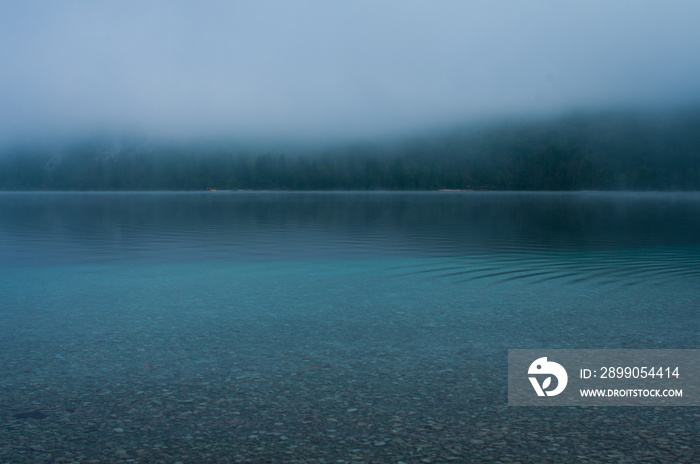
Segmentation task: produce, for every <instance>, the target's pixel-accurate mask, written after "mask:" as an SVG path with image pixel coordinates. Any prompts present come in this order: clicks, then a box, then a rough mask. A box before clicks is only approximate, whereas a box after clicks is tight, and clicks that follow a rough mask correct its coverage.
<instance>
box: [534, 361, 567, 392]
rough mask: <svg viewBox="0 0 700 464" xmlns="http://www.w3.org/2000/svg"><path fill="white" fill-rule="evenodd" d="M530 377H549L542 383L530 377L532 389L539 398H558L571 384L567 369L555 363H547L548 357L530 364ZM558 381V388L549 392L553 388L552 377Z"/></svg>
mask: <svg viewBox="0 0 700 464" xmlns="http://www.w3.org/2000/svg"><path fill="white" fill-rule="evenodd" d="M527 373H528V374H530V375H547V377H545V378H544V379H543V380H542V383H541V384H540V382H539V381H538V379H537V377H528V378H529V379H530V383H531V384H532V388H534V389H535V392H537V396H545V395H546V396H557V395H558V394H559V393H561V392H563V391H564V389H565V388H566V384H567V383H568V382H569V376H568V375H567V374H566V369H564V367H563V366H562V365H561V364H558V363H555V362H553V361H547V357H544V358H538V359H535V361H533V363H532V364H530V368H529V369H528V370H527ZM551 376H554V377H555V378H556V379H557V383H556V388H554V389H552V390H548V388H549V387H551V386H552V377H551Z"/></svg>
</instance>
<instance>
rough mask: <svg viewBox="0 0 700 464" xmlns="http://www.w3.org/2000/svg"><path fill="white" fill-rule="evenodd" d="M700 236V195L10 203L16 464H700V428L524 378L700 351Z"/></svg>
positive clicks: (110, 197)
mask: <svg viewBox="0 0 700 464" xmlns="http://www.w3.org/2000/svg"><path fill="white" fill-rule="evenodd" d="M698 231H700V195H698V194H655V193H648V194H631V193H594V192H588V193H566V194H565V193H509V192H490V193H486V192H483V193H482V192H426V193H387V192H374V193H343V192H331V193H320V192H317V193H288V192H279V193H275V192H259V193H255V192H202V193H167V192H160V193H122V194H107V193H102V194H92V193H21V194H20V193H17V194H14V193H13V194H10V193H5V194H0V302H1V304H0V422H1V424H2V425H0V462H2V463H8V464H9V463H12V464H14V463H29V462H32V463H34V462H42V463H43V462H57V463H71V462H81V463H82V462H84V463H111V462H136V463H176V462H181V463H183V464H184V463H206V462H210V463H219V462H221V463H225V462H231V463H235V462H244V463H265V462H280V463H287V462H288V463H293V462H304V463H306V462H310V463H313V462H316V463H331V462H333V463H338V462H358V463H359V462H365V463H405V464H411V463H429V462H432V463H442V462H503V463H516V462H521V463H525V462H533V463H534V462H538V463H542V462H553V463H554V462H572V463H573V462H576V463H586V462H588V463H598V462H600V463H602V462H606V463H607V462H630V463H636V462H660V463H694V462H698V461H700V438H698V437H699V436H700V407H513V406H508V379H507V370H508V366H507V363H508V350H509V349H519V348H548V349H560V348H577V349H613V348H630V349H657V348H659V349H661V348H663V349H696V348H698V347H699V346H698V342H699V341H700V335H699V334H700V311H699V308H700V285H698V282H699V279H700V233H698Z"/></svg>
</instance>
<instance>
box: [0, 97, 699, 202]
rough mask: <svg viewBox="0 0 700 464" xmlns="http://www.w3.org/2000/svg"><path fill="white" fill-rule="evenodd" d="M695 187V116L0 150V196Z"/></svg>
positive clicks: (608, 116)
mask: <svg viewBox="0 0 700 464" xmlns="http://www.w3.org/2000/svg"><path fill="white" fill-rule="evenodd" d="M207 188H216V189H279V190H329V189H334V190H341V189H342V190H371V189H389V190H431V189H500V190H579V189H628V190H700V109H694V110H684V111H676V112H667V113H653V114H652V113H632V112H629V113H602V114H580V115H569V116H565V117H559V118H554V119H549V120H538V121H530V122H510V123H500V124H492V125H488V126H483V127H481V128H476V127H473V126H472V127H468V128H461V129H453V130H450V131H443V132H442V133H434V134H432V135H430V136H421V137H418V136H416V137H413V138H406V139H403V140H402V141H394V142H391V143H389V142H383V143H379V142H378V143H374V144H372V143H363V144H354V145H352V144H339V145H337V146H335V147H330V148H325V149H323V150H321V149H309V150H308V151H306V152H299V151H298V150H295V151H285V150H283V149H282V150H280V149H278V150H256V149H255V148H251V147H250V146H249V147H247V148H241V146H234V145H233V144H221V143H220V144H213V143H208V144H196V143H188V144H179V145H175V144H165V143H146V142H135V141H129V140H120V141H117V142H115V141H114V140H107V139H92V140H82V141H78V142H74V143H72V144H67V145H63V146H60V147H52V148H51V149H48V148H46V147H43V148H39V147H37V146H32V145H31V144H25V145H22V146H14V147H12V148H8V149H6V150H5V152H4V153H3V154H2V155H0V189H2V190H201V189H207Z"/></svg>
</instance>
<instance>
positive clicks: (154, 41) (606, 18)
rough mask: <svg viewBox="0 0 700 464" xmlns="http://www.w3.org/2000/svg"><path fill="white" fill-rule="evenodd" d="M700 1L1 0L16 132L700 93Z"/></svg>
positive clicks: (373, 119) (355, 116)
mask: <svg viewBox="0 0 700 464" xmlns="http://www.w3.org/2000/svg"><path fill="white" fill-rule="evenodd" d="M699 24H700V2H697V1H691V0H678V1H666V2H662V1H640V0H630V1H628V0H620V1H617V0H616V1H611V0H606V1H595V0H585V1H583V0H581V1H576V2H574V1H571V2H569V1H566V2H565V1H522V0H517V1H478V2H477V1H464V0H458V1H421V2H418V1H409V0H403V1H398V0H397V1H364V0H354V1H332V0H325V1H303V0H301V1H298V0H295V1H286V0H284V1H259V0H256V1H252V0H251V1H246V2H238V1H233V0H231V1H178V0H169V1H145V0H144V1H126V0H125V1H70V0H65V1H32V0H22V1H10V0H7V1H5V0H0V141H7V140H10V139H14V138H16V137H20V136H59V135H60V136H66V135H70V136H74V135H81V134H85V133H88V132H90V131H126V132H134V133H140V134H146V135H151V136H162V137H210V136H218V137H221V136H224V137H243V138H260V137H282V138H285V137H286V138H300V139H305V138H311V139H313V138H328V137H350V138H352V137H371V136H375V135H380V134H391V133H399V134H400V133H405V132H407V131H411V130H416V129H424V128H430V127H439V126H441V125H446V124H453V123H458V122H461V121H472V120H479V119H484V118H493V117H500V116H509V117H510V116H519V115H528V114H547V113H557V112H563V111H569V110H586V109H599V108H605V109H607V108H611V107H612V108H615V107H630V106H633V107H650V106H651V107H654V106H659V105H661V106H668V105H671V106H673V105H681V104H688V103H696V102H700V26H699Z"/></svg>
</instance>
